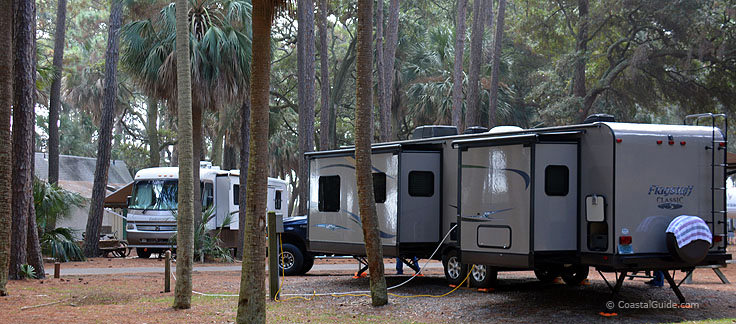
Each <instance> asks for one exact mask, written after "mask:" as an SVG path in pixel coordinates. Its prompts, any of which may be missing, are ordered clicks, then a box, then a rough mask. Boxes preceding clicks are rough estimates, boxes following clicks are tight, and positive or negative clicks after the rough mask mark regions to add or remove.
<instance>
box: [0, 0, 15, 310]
mask: <svg viewBox="0 0 736 324" xmlns="http://www.w3.org/2000/svg"><path fill="white" fill-rule="evenodd" d="M12 7H13V0H1V1H0V44H6V46H2V47H1V48H0V296H5V295H7V294H8V290H7V289H6V287H5V286H6V284H7V283H8V269H9V262H10V230H11V222H12V221H11V215H12V210H11V206H10V199H11V194H10V193H11V187H10V182H11V181H12V180H11V177H10V172H11V168H10V163H11V142H10V106H11V105H12V103H13V47H12V46H7V44H12V41H13V35H12V30H13V9H12Z"/></svg>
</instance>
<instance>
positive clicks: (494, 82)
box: [488, 0, 506, 128]
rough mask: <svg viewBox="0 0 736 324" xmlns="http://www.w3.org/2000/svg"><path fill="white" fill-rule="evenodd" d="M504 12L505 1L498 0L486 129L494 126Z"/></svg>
mask: <svg viewBox="0 0 736 324" xmlns="http://www.w3.org/2000/svg"><path fill="white" fill-rule="evenodd" d="M505 11H506V0H498V14H497V20H496V37H494V38H493V58H492V60H493V61H492V62H491V88H490V89H489V90H488V91H489V98H488V99H489V100H488V102H489V103H488V127H489V128H490V127H493V126H496V109H497V107H498V76H499V73H500V71H499V69H498V68H499V66H500V63H501V46H502V45H503V25H504V24H503V21H504V15H505Z"/></svg>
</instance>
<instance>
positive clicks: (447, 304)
mask: <svg viewBox="0 0 736 324" xmlns="http://www.w3.org/2000/svg"><path fill="white" fill-rule="evenodd" d="M159 262H162V261H157V260H156V259H148V260H141V259H128V260H123V259H110V260H109V261H108V259H105V258H102V259H93V260H91V261H88V262H84V263H76V264H65V265H64V266H65V267H66V266H72V267H74V266H75V265H76V266H78V267H100V266H101V265H105V266H116V267H117V266H138V267H140V266H151V265H152V264H153V265H158V264H159ZM317 262H341V263H343V262H354V261H350V260H318V261H317ZM214 265H222V264H214ZM356 267H357V266H356ZM407 270H408V269H406V268H405V272H407V273H408V271H407ZM723 270H724V273H725V274H726V276H727V277H728V278H729V280H731V281H732V282H736V265H734V264H731V265H730V266H729V267H728V268H727V269H723ZM352 272H354V271H346V270H340V271H313V272H310V273H309V274H308V275H305V276H298V277H287V278H286V279H285V280H284V281H283V286H282V293H283V294H284V295H283V298H284V299H286V298H289V297H290V296H289V295H290V294H298V293H304V294H312V293H314V292H317V293H325V292H344V291H355V290H366V289H368V288H369V287H368V285H369V283H368V278H361V279H353V278H352ZM386 273H387V282H388V285H389V286H391V285H395V284H398V283H400V282H403V281H405V280H406V279H408V278H409V277H408V276H396V275H395V274H394V273H395V270H394V269H393V263H391V260H387V264H386ZM682 275H683V274H682V273H677V277H679V278H682ZM606 276H607V278H608V280H612V279H613V276H612V275H610V274H606ZM694 278H695V279H694V282H693V284H683V285H682V291H683V293H684V295H685V297H686V298H687V299H688V302H691V303H693V305H695V306H694V307H693V308H689V309H682V308H661V307H663V306H668V305H670V304H674V303H676V302H677V299H676V297H675V295H674V293H673V292H672V291H671V290H670V289H668V288H651V287H649V286H647V285H645V284H644V281H645V280H644V279H635V280H627V281H626V283H625V285H624V288H623V290H622V291H621V300H622V301H624V302H625V303H628V304H630V305H639V307H641V306H642V305H652V306H654V307H656V308H655V309H652V306H650V308H649V309H641V308H639V309H625V310H621V311H620V313H619V315H618V316H617V317H615V318H613V319H610V318H603V317H601V316H600V315H599V314H598V312H600V311H601V310H604V309H605V304H606V302H608V301H609V300H610V291H609V290H608V288H607V287H606V285H605V283H604V281H603V280H602V279H601V277H600V275H599V274H598V273H597V272H594V271H592V269H591V273H590V276H589V279H590V281H589V284H587V285H583V286H578V287H571V286H567V285H564V284H542V283H540V282H539V281H537V280H536V279H535V278H534V274H533V273H532V272H529V271H525V272H503V273H501V274H500V275H499V279H500V282H499V285H498V286H497V287H496V289H494V290H493V291H491V292H486V293H484V292H478V291H477V290H475V289H468V288H461V289H458V290H456V291H455V292H453V293H452V294H450V295H448V296H446V297H441V298H432V297H418V298H403V297H398V296H391V297H390V303H389V305H387V306H384V307H379V308H373V307H371V306H370V299H369V298H366V297H361V296H358V297H351V296H348V297H330V296H317V297H313V298H312V297H310V299H312V300H310V301H305V300H302V299H292V300H286V301H282V302H279V303H277V302H273V301H269V302H268V303H267V310H268V315H267V316H268V321H269V322H276V323H307V322H344V323H365V322H378V323H384V322H397V323H414V322H421V323H445V322H454V323H455V322H458V323H459V322H462V323H467V322H523V323H528V322H556V323H569V322H575V323H577V322H593V321H596V322H598V321H603V320H615V321H621V322H629V323H640V322H681V321H692V320H704V319H727V320H723V322H725V323H736V321H734V320H733V319H734V318H736V285H734V284H729V285H725V284H721V283H720V281H719V280H718V278H717V277H716V276H715V274H714V273H713V271H712V270H710V269H698V270H696V273H695V276H694ZM239 284H240V273H238V272H236V271H232V272H207V273H205V272H199V273H195V274H194V290H195V291H198V292H202V293H211V294H237V292H238V287H239ZM172 289H173V288H172ZM9 290H10V293H11V295H10V296H8V297H2V298H0V309H2V310H3V311H2V312H0V323H28V322H48V321H53V322H56V323H98V322H99V323H110V322H114V323H182V322H187V323H228V322H232V321H233V320H234V318H235V312H236V308H237V298H236V297H211V296H201V295H195V296H194V297H193V300H192V308H191V309H189V310H183V311H175V310H173V309H171V307H170V306H171V304H172V301H173V293H163V278H162V275H161V274H125V275H90V276H82V277H80V276H69V277H62V278H61V279H46V280H28V281H14V282H11V283H9ZM450 290H452V288H450V287H448V286H447V284H446V282H445V281H444V277H443V274H442V271H441V270H439V269H431V270H430V271H429V272H428V273H427V275H426V276H425V277H418V278H416V279H415V280H413V281H411V282H409V283H408V284H406V285H405V286H403V287H401V288H398V289H395V290H391V292H392V293H394V294H396V295H400V296H411V295H419V294H422V295H426V294H429V295H442V294H444V293H447V292H449V291H450ZM49 303H55V304H52V305H46V306H40V307H34V306H39V305H45V304H49ZM23 307H26V309H23ZM28 307H32V308H28Z"/></svg>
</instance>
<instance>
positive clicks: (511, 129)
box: [488, 126, 524, 134]
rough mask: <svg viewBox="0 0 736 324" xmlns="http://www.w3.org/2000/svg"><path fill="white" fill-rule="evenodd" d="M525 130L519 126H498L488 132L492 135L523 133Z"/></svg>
mask: <svg viewBox="0 0 736 324" xmlns="http://www.w3.org/2000/svg"><path fill="white" fill-rule="evenodd" d="M523 130H524V129H523V128H521V127H519V126H496V127H493V128H491V130H489V131H488V132H489V133H491V134H498V133H510V132H519V131H523Z"/></svg>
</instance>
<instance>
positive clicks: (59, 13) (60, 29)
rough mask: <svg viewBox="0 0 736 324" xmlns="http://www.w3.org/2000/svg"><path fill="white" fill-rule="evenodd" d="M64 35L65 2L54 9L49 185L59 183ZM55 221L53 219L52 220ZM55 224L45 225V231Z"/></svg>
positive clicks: (61, 0) (60, 1)
mask: <svg viewBox="0 0 736 324" xmlns="http://www.w3.org/2000/svg"><path fill="white" fill-rule="evenodd" d="M65 33H66V0H59V3H58V6H57V7H56V35H54V61H53V64H54V76H53V81H51V93H50V99H49V140H48V146H49V174H48V179H49V183H58V182H59V125H58V122H59V111H60V110H61V73H62V70H63V62H64V34H65ZM54 220H55V219H54ZM55 225H56V224H51V223H49V224H47V226H46V228H47V229H53V228H55V227H56V226H55Z"/></svg>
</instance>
